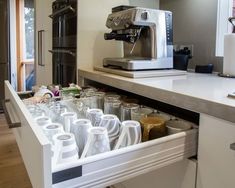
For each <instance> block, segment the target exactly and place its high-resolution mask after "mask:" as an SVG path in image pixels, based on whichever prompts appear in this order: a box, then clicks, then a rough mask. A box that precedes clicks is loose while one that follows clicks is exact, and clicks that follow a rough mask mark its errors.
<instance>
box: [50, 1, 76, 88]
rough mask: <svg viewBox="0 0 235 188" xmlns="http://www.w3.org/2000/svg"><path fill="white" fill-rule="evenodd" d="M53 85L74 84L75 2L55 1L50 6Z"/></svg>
mask: <svg viewBox="0 0 235 188" xmlns="http://www.w3.org/2000/svg"><path fill="white" fill-rule="evenodd" d="M52 10H53V11H52V14H51V15H50V17H51V18H52V19H53V22H52V23H53V44H52V47H53V48H52V50H50V52H51V53H52V54H53V56H52V59H53V83H54V84H61V85H62V86H67V85H68V84H69V83H76V70H77V68H76V47H77V0H56V1H54V2H53V5H52Z"/></svg>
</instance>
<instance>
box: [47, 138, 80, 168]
mask: <svg viewBox="0 0 235 188" xmlns="http://www.w3.org/2000/svg"><path fill="white" fill-rule="evenodd" d="M53 142H54V143H55V144H54V146H53V147H52V151H53V157H52V159H53V160H52V164H53V165H57V164H62V163H66V162H71V161H76V160H78V159H79V156H78V148H77V145H76V141H75V137H74V135H73V134H72V133H60V134H56V135H54V136H53Z"/></svg>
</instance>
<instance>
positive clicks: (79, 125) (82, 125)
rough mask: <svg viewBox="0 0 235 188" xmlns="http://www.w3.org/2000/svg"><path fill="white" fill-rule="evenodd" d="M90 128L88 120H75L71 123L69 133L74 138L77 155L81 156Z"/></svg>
mask: <svg viewBox="0 0 235 188" xmlns="http://www.w3.org/2000/svg"><path fill="white" fill-rule="evenodd" d="M91 127H92V124H91V121H90V120H89V119H77V120H75V121H74V122H73V123H72V126H71V133H73V134H74V136H75V140H76V143H77V146H78V148H79V155H81V154H82V151H83V149H84V146H85V144H86V141H87V136H88V132H87V131H88V129H89V128H91Z"/></svg>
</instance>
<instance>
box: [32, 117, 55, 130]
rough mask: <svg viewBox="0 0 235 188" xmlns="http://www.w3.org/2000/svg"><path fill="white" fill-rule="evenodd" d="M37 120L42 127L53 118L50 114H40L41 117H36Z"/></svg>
mask: <svg viewBox="0 0 235 188" xmlns="http://www.w3.org/2000/svg"><path fill="white" fill-rule="evenodd" d="M35 121H36V123H37V124H38V125H39V126H40V127H42V126H44V125H46V124H49V123H52V121H51V118H50V117H48V116H39V117H37V118H35Z"/></svg>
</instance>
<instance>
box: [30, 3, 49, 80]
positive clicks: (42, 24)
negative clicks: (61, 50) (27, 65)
mask: <svg viewBox="0 0 235 188" xmlns="http://www.w3.org/2000/svg"><path fill="white" fill-rule="evenodd" d="M52 2H53V0H35V1H34V3H35V37H36V40H35V41H36V44H35V49H36V50H35V55H36V56H35V57H36V59H35V62H36V67H35V68H36V84H38V85H40V84H51V83H52V54H51V53H50V52H49V51H48V50H51V49H52V19H51V18H49V15H50V14H51V13H52Z"/></svg>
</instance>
